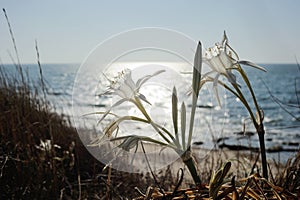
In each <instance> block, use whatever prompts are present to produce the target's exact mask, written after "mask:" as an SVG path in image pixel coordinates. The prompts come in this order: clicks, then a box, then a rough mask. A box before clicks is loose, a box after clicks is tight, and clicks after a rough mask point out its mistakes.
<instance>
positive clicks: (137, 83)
mask: <svg viewBox="0 0 300 200" xmlns="http://www.w3.org/2000/svg"><path fill="white" fill-rule="evenodd" d="M165 71H166V70H159V71H157V72H155V73H154V74H152V75H147V76H144V77H143V78H140V79H139V80H138V81H137V82H136V87H137V88H138V89H140V87H141V86H142V85H143V84H144V83H145V82H147V81H148V80H149V79H150V78H152V77H153V76H157V75H158V74H160V73H163V72H165Z"/></svg>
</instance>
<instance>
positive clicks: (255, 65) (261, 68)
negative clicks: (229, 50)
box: [237, 60, 267, 72]
mask: <svg viewBox="0 0 300 200" xmlns="http://www.w3.org/2000/svg"><path fill="white" fill-rule="evenodd" d="M237 63H239V64H242V65H248V66H250V67H254V68H256V69H259V70H262V71H264V72H266V71H267V70H266V69H265V68H263V67H261V66H259V65H257V64H255V63H253V62H250V61H246V60H239V61H237Z"/></svg>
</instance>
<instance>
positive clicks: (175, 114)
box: [172, 87, 178, 141]
mask: <svg viewBox="0 0 300 200" xmlns="http://www.w3.org/2000/svg"><path fill="white" fill-rule="evenodd" d="M172 118H173V127H174V131H175V136H176V140H177V141H178V98H177V91H176V88H175V87H173V93H172Z"/></svg>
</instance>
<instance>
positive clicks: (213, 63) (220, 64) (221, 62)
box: [203, 32, 265, 105]
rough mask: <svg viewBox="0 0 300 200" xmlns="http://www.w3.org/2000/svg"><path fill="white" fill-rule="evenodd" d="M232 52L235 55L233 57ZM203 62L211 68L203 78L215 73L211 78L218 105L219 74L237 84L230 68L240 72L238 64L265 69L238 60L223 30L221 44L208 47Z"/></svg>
mask: <svg viewBox="0 0 300 200" xmlns="http://www.w3.org/2000/svg"><path fill="white" fill-rule="evenodd" d="M233 54H234V56H235V57H233ZM203 62H204V63H206V64H207V65H208V66H209V67H210V68H211V69H212V71H210V72H208V73H206V74H204V75H203V79H205V78H207V77H209V75H210V74H212V73H216V76H215V78H214V80H213V88H214V92H215V95H216V98H217V101H218V103H219V105H221V102H220V98H219V95H218V88H217V84H218V80H219V77H220V76H221V75H223V76H224V77H226V78H227V80H228V81H229V82H230V83H231V84H233V85H238V84H237V82H236V76H235V75H234V74H233V73H232V70H234V69H235V70H238V71H239V72H241V66H240V64H244V65H248V66H252V67H254V68H258V69H260V70H263V71H265V69H264V68H262V67H260V66H258V65H256V64H254V63H252V62H249V61H242V60H239V57H238V55H237V53H236V52H235V51H234V50H233V49H232V48H231V47H230V46H229V44H228V39H227V36H226V34H225V32H224V37H223V40H222V43H221V44H220V43H216V44H215V45H214V46H213V47H210V48H208V49H207V50H206V52H205V54H204V58H203Z"/></svg>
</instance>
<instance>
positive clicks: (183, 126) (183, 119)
mask: <svg viewBox="0 0 300 200" xmlns="http://www.w3.org/2000/svg"><path fill="white" fill-rule="evenodd" d="M185 129H186V108H185V104H184V102H182V104H181V137H182V147H183V149H185V148H186V144H185Z"/></svg>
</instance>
